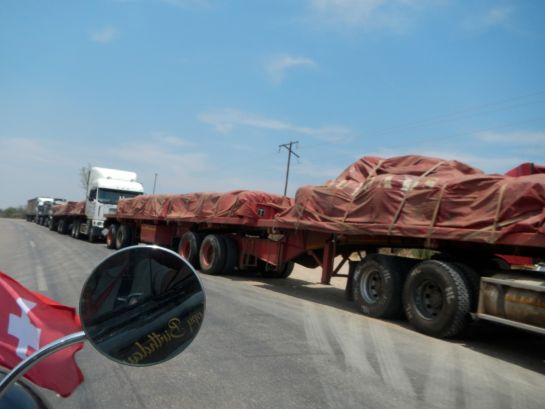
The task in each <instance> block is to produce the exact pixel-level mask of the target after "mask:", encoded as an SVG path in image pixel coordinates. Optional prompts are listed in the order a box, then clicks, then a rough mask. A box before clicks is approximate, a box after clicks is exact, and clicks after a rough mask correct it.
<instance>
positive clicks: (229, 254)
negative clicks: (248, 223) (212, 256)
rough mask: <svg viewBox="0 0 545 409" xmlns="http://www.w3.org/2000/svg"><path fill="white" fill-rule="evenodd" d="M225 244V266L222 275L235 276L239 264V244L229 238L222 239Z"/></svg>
mask: <svg viewBox="0 0 545 409" xmlns="http://www.w3.org/2000/svg"><path fill="white" fill-rule="evenodd" d="M222 238H223V240H224V242H225V251H226V254H225V265H224V266H223V272H222V274H235V269H236V267H237V264H238V247H237V242H236V241H235V240H234V239H233V238H231V237H229V236H223V237H222Z"/></svg>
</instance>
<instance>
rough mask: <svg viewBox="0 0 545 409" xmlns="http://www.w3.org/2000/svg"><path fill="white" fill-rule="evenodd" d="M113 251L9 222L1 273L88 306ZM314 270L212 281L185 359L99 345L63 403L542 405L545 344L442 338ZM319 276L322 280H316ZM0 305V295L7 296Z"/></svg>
mask: <svg viewBox="0 0 545 409" xmlns="http://www.w3.org/2000/svg"><path fill="white" fill-rule="evenodd" d="M110 253H111V250H108V249H106V247H105V245H104V244H101V243H96V244H90V243H88V242H85V241H82V240H74V239H72V238H70V237H69V236H61V235H59V234H57V233H53V232H50V231H49V230H47V229H46V228H44V227H41V226H38V225H36V224H33V223H28V222H25V221H13V220H6V219H0V270H1V271H4V272H5V273H8V274H10V275H11V276H13V277H14V278H16V279H17V280H19V281H20V282H22V283H23V284H24V285H26V286H27V287H29V288H31V289H33V290H36V291H38V290H39V291H41V292H43V293H44V294H46V295H47V296H49V297H51V298H54V299H56V300H57V301H59V302H62V303H64V304H67V305H72V306H75V305H77V304H78V297H79V292H80V289H81V286H82V285H83V282H84V281H85V279H86V277H87V276H88V274H89V273H90V271H91V270H92V268H93V266H94V265H96V264H97V263H98V262H100V261H101V260H102V259H103V258H104V257H105V256H107V255H108V254H110ZM307 273H308V272H296V273H295V274H294V275H293V278H289V279H287V280H266V279H261V278H259V277H210V276H203V275H201V278H202V280H203V282H204V285H205V289H206V294H207V311H206V317H205V320H204V324H203V327H202V329H201V332H200V334H199V336H198V337H197V339H196V341H195V342H194V343H193V344H192V345H191V346H190V347H189V348H188V349H187V350H186V351H185V352H184V353H183V354H181V355H180V356H178V357H177V358H175V359H173V360H171V361H169V362H167V363H165V364H162V365H159V366H155V367H148V368H132V367H125V366H120V365H118V364H115V363H113V362H110V361H108V360H107V359H106V358H104V357H103V356H101V355H100V354H99V353H98V352H96V351H95V350H93V348H92V347H91V346H90V345H86V347H85V348H84V349H83V350H82V351H81V352H79V353H78V355H77V361H78V363H79V365H80V367H81V369H82V371H83V372H84V374H85V377H86V380H85V382H84V383H83V384H82V385H81V386H80V387H79V388H78V389H77V390H76V391H75V392H74V393H73V395H72V396H71V397H69V398H67V399H62V398H59V397H57V396H55V395H54V394H53V393H51V392H49V391H44V390H42V393H43V394H44V395H45V396H46V398H47V399H48V401H49V402H50V404H51V405H52V406H53V407H55V408H89V409H91V408H93V409H95V408H96V409H98V408H119V409H120V408H132V409H136V408H199V409H201V408H231V409H242V408H275V409H276V408H339V409H340V408H388V409H391V408H403V409H405V408H454V407H456V408H479V409H486V408H490V409H492V408H493V409H501V408H522V409H524V408H543V407H544V406H545V376H544V374H545V348H544V345H545V338H544V337H540V336H537V335H533V334H527V333H525V332H521V331H517V330H513V329H510V328H504V327H500V326H494V325H491V324H486V323H480V324H479V325H474V326H473V327H472V328H471V330H470V331H469V333H468V334H467V335H466V337H465V338H464V339H459V340H456V341H443V340H437V339H434V338H430V337H427V336H424V335H421V334H418V333H416V332H414V331H412V330H411V329H410V328H408V327H407V325H406V324H405V323H403V322H395V321H389V322H386V321H379V320H374V319H370V318H367V317H364V316H362V315H361V314H359V313H358V312H357V311H356V309H355V307H354V306H353V305H351V304H349V303H347V302H346V301H345V299H344V295H343V291H342V290H341V289H339V288H336V287H334V286H321V285H315V284H314V283H313V282H312V279H311V281H309V278H308V274H307ZM318 280H319V275H316V276H315V278H314V281H315V282H317V281H318ZM0 302H1V300H0Z"/></svg>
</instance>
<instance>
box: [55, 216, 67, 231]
mask: <svg viewBox="0 0 545 409" xmlns="http://www.w3.org/2000/svg"><path fill="white" fill-rule="evenodd" d="M57 231H58V232H59V233H60V234H67V233H68V220H66V219H60V220H59V225H58V226H57Z"/></svg>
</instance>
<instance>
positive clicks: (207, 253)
mask: <svg viewBox="0 0 545 409" xmlns="http://www.w3.org/2000/svg"><path fill="white" fill-rule="evenodd" d="M213 258H214V249H213V248H212V245H211V244H210V243H209V242H206V243H204V244H203V246H202V257H201V266H202V267H204V268H208V267H210V264H212V261H213Z"/></svg>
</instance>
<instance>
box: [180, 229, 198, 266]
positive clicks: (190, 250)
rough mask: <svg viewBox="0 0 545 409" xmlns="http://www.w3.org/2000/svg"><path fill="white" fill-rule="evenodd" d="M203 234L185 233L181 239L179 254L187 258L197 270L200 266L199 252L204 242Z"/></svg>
mask: <svg viewBox="0 0 545 409" xmlns="http://www.w3.org/2000/svg"><path fill="white" fill-rule="evenodd" d="M203 236H204V235H203V234H201V233H195V232H192V231H188V232H185V233H184V234H183V235H182V237H181V238H180V244H179V245H178V254H180V256H182V257H183V258H185V259H186V260H187V261H188V262H189V264H191V265H192V266H193V267H194V268H196V269H197V270H198V269H199V268H200V266H199V250H200V248H201V244H202V241H203Z"/></svg>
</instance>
